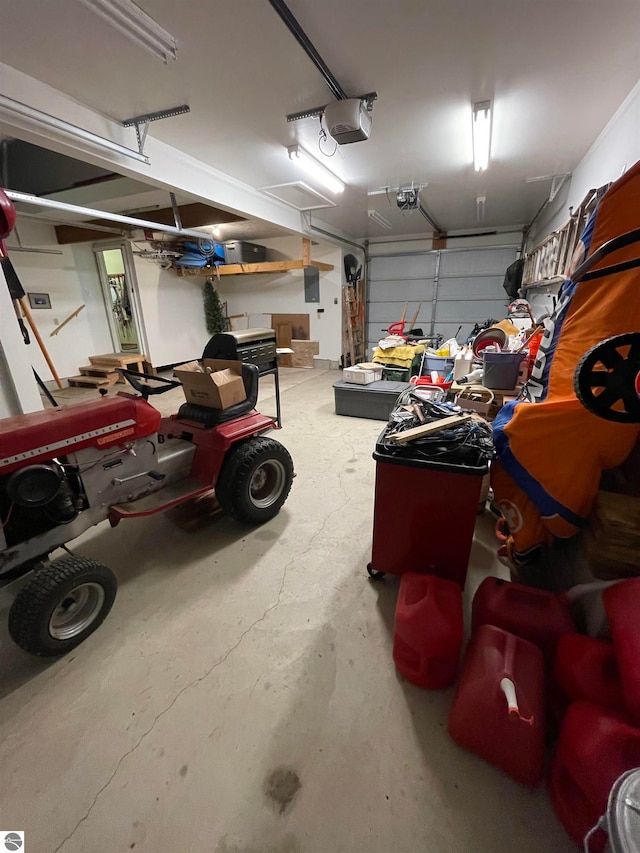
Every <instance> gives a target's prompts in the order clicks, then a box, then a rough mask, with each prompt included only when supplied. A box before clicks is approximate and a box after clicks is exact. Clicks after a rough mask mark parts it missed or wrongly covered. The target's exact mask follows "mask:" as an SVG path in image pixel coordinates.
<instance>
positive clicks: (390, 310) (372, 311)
mask: <svg viewBox="0 0 640 853" xmlns="http://www.w3.org/2000/svg"><path fill="white" fill-rule="evenodd" d="M404 306H405V303H404V302H372V303H371V304H370V305H369V322H370V323H374V322H375V323H378V322H382V321H383V320H384V321H385V323H386V322H387V321H388V322H389V323H397V322H398V320H400V318H401V317H402V312H403V311H404ZM417 307H418V303H412V302H410V303H409V307H408V308H407V314H406V320H407V323H408V322H409V321H410V320H412V319H413V315H414V314H415V312H416V308H417ZM418 318H419V319H420V320H421V321H422V322H423V323H430V322H431V302H430V301H429V302H428V304H425V305H423V306H422V307H421V309H420V313H419V314H418ZM387 325H388V323H387Z"/></svg>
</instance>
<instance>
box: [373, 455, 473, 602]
mask: <svg viewBox="0 0 640 853" xmlns="http://www.w3.org/2000/svg"><path fill="white" fill-rule="evenodd" d="M405 452H410V451H405ZM373 458H374V459H375V461H376V491H375V505H374V515H373V550H372V555H371V563H370V564H369V566H368V570H369V573H370V574H371V575H373V576H374V577H375V576H376V575H377V573H381V574H385V573H387V572H388V573H389V574H393V575H402V574H404V573H405V572H427V573H428V574H432V575H438V576H439V577H442V578H445V579H447V580H452V581H455V582H456V583H457V584H459V586H461V587H462V588H463V589H464V584H465V580H466V578H467V567H468V565H469V554H470V553H471V543H472V541H473V529H474V527H475V523H476V514H477V510H478V500H479V498H480V489H481V488H482V478H483V477H484V475H485V474H486V473H487V471H488V470H489V466H488V465H487V463H486V462H485V461H482V462H479V463H478V464H477V465H475V466H472V465H467V464H463V463H460V464H455V463H454V462H446V463H444V462H437V461H436V460H435V459H433V460H432V459H429V458H426V457H424V456H418V455H417V454H416V455H415V456H406V455H404V456H394V455H392V454H390V453H388V452H387V451H385V449H384V447H382V446H381V445H380V443H378V445H377V446H376V450H375V453H374V454H373Z"/></svg>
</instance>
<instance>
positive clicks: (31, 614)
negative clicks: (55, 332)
mask: <svg viewBox="0 0 640 853" xmlns="http://www.w3.org/2000/svg"><path fill="white" fill-rule="evenodd" d="M120 372H121V373H122V375H123V376H124V377H125V378H126V379H127V380H128V381H129V382H130V384H131V385H132V386H133V388H135V390H136V391H138V392H139V393H140V396H137V395H134V394H127V393H123V392H120V393H119V394H117V395H115V396H112V397H102V398H101V399H98V400H95V401H92V402H90V403H80V404H78V405H71V406H64V407H62V408H57V409H47V410H45V411H42V412H35V413H33V414H29V415H18V416H17V417H12V418H6V419H5V420H2V421H0V519H1V520H0V524H1V525H2V527H1V529H0V586H1V585H5V584H6V583H8V582H11V581H14V580H15V579H16V578H20V577H22V576H23V575H25V574H27V573H28V572H32V573H33V576H32V577H31V578H30V580H29V581H28V582H27V583H26V585H25V586H23V587H22V589H21V590H20V591H19V593H18V595H17V596H16V598H15V599H14V601H13V604H12V605H11V609H10V611H9V633H10V635H11V638H12V639H13V640H14V642H15V643H17V645H19V646H20V647H21V648H23V649H25V650H26V651H27V652H31V653H32V654H36V655H58V654H62V653H64V652H67V651H69V649H72V648H73V647H74V646H77V645H78V644H79V643H81V642H82V641H83V640H84V639H85V638H86V637H88V636H89V634H91V633H92V632H93V631H95V629H96V628H97V627H98V626H99V625H100V623H101V622H102V620H103V619H104V618H105V616H106V615H107V613H108V612H109V610H110V609H111V606H112V604H113V601H114V598H115V594H116V586H117V583H116V578H115V576H114V574H113V573H112V571H111V570H110V569H109V568H107V567H106V566H104V565H102V564H100V563H97V562H95V561H94V560H89V559H85V558H83V557H79V556H75V555H73V554H71V553H70V552H68V555H67V556H64V557H61V558H59V559H56V560H53V561H50V560H49V555H50V554H51V553H52V552H54V551H55V550H56V549H57V548H60V547H62V548H64V546H65V543H67V542H70V541H71V540H72V539H75V538H76V537H77V536H79V535H80V534H81V533H83V532H84V531H85V530H87V529H88V528H89V527H92V526H93V525H95V524H99V523H100V522H101V521H104V520H105V519H108V520H109V523H110V524H111V526H112V527H116V525H118V524H119V523H120V522H121V521H122V520H123V519H128V518H138V517H140V516H147V515H153V514H154V513H158V512H165V511H166V510H169V509H172V508H173V507H176V506H178V505H179V504H183V503H185V502H187V501H190V500H192V499H193V498H196V497H199V496H201V495H204V494H206V493H207V492H210V491H211V489H215V494H216V497H217V499H218V502H219V504H220V506H221V507H222V509H223V510H224V511H225V512H227V513H229V514H230V515H231V516H233V517H234V518H235V519H237V520H238V521H241V522H245V523H249V524H262V523H264V522H266V521H269V519H271V518H273V517H274V516H275V515H276V514H277V513H278V512H279V510H280V508H281V507H282V505H283V504H284V502H285V500H286V499H287V496H288V494H289V490H290V489H291V483H292V479H293V462H292V460H291V457H290V455H289V453H288V451H287V450H286V449H285V448H284V447H283V446H282V445H281V444H280V443H279V442H277V441H274V440H273V439H271V438H267V437H265V436H264V433H265V432H267V431H269V430H271V429H274V428H275V426H276V424H275V421H274V420H273V419H272V418H270V417H267V416H265V415H261V414H259V413H258V412H256V411H255V409H254V406H255V403H256V399H257V395H258V368H257V367H256V366H255V365H253V364H244V365H243V366H242V372H243V380H244V383H245V389H246V392H247V399H246V400H245V401H243V402H242V403H237V404H236V405H235V406H231V407H230V408H229V409H223V410H216V409H208V408H205V407H202V406H194V405H190V404H188V403H185V404H184V405H182V406H181V407H180V409H179V410H178V413H177V414H176V415H172V416H171V417H168V418H162V417H161V415H160V412H159V411H157V409H155V408H154V407H153V406H152V405H151V404H150V403H149V402H148V400H147V398H148V397H149V396H150V395H154V394H162V393H164V392H165V391H168V390H170V389H171V388H175V387H179V386H180V383H179V382H174V381H173V380H169V379H162V378H161V377H156V376H147V375H145V374H141V373H136V372H134V371H130V370H121V371H120ZM65 550H66V548H65Z"/></svg>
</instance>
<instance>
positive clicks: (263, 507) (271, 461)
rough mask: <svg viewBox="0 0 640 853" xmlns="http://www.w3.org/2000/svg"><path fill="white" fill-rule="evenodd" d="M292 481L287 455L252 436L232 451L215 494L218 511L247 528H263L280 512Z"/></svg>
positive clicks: (280, 447) (276, 445) (274, 444)
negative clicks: (240, 522)
mask: <svg viewBox="0 0 640 853" xmlns="http://www.w3.org/2000/svg"><path fill="white" fill-rule="evenodd" d="M292 481H293V461H292V459H291V456H290V455H289V451H288V450H287V449H286V448H285V447H284V446H283V445H282V444H280V442H279V441H274V439H272V438H265V437H264V436H254V437H253V438H249V439H247V441H244V442H242V444H239V445H237V446H236V447H233V448H232V449H231V450H230V451H229V453H228V456H227V458H226V459H225V461H224V465H223V466H222V470H221V471H220V476H219V478H218V482H217V483H216V487H215V492H216V497H217V498H218V501H219V502H220V506H221V507H222V509H223V510H224V511H225V512H226V513H228V514H229V515H231V516H232V517H233V518H235V519H236V520H237V521H242V522H245V523H247V524H264V522H265V521H269V520H270V519H271V518H273V517H274V516H275V515H277V514H278V513H279V512H280V509H281V507H282V505H283V504H284V502H285V501H286V499H287V496H288V495H289V491H290V490H291V483H292Z"/></svg>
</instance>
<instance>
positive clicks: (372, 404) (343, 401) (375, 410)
mask: <svg viewBox="0 0 640 853" xmlns="http://www.w3.org/2000/svg"><path fill="white" fill-rule="evenodd" d="M410 387H411V386H410V385H409V383H408V382H387V381H385V380H384V379H382V380H381V381H380V382H370V383H369V384H368V385H354V384H352V383H351V382H344V381H343V380H342V379H341V380H340V381H338V382H334V384H333V393H334V397H335V407H336V415H347V416H348V417H352V418H370V419H371V420H375V421H388V420H389V415H390V414H391V412H392V410H393V409H394V407H395V405H396V400H397V399H398V397H399V395H400V394H402V393H403V392H404V391H406V390H407V388H410Z"/></svg>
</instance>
